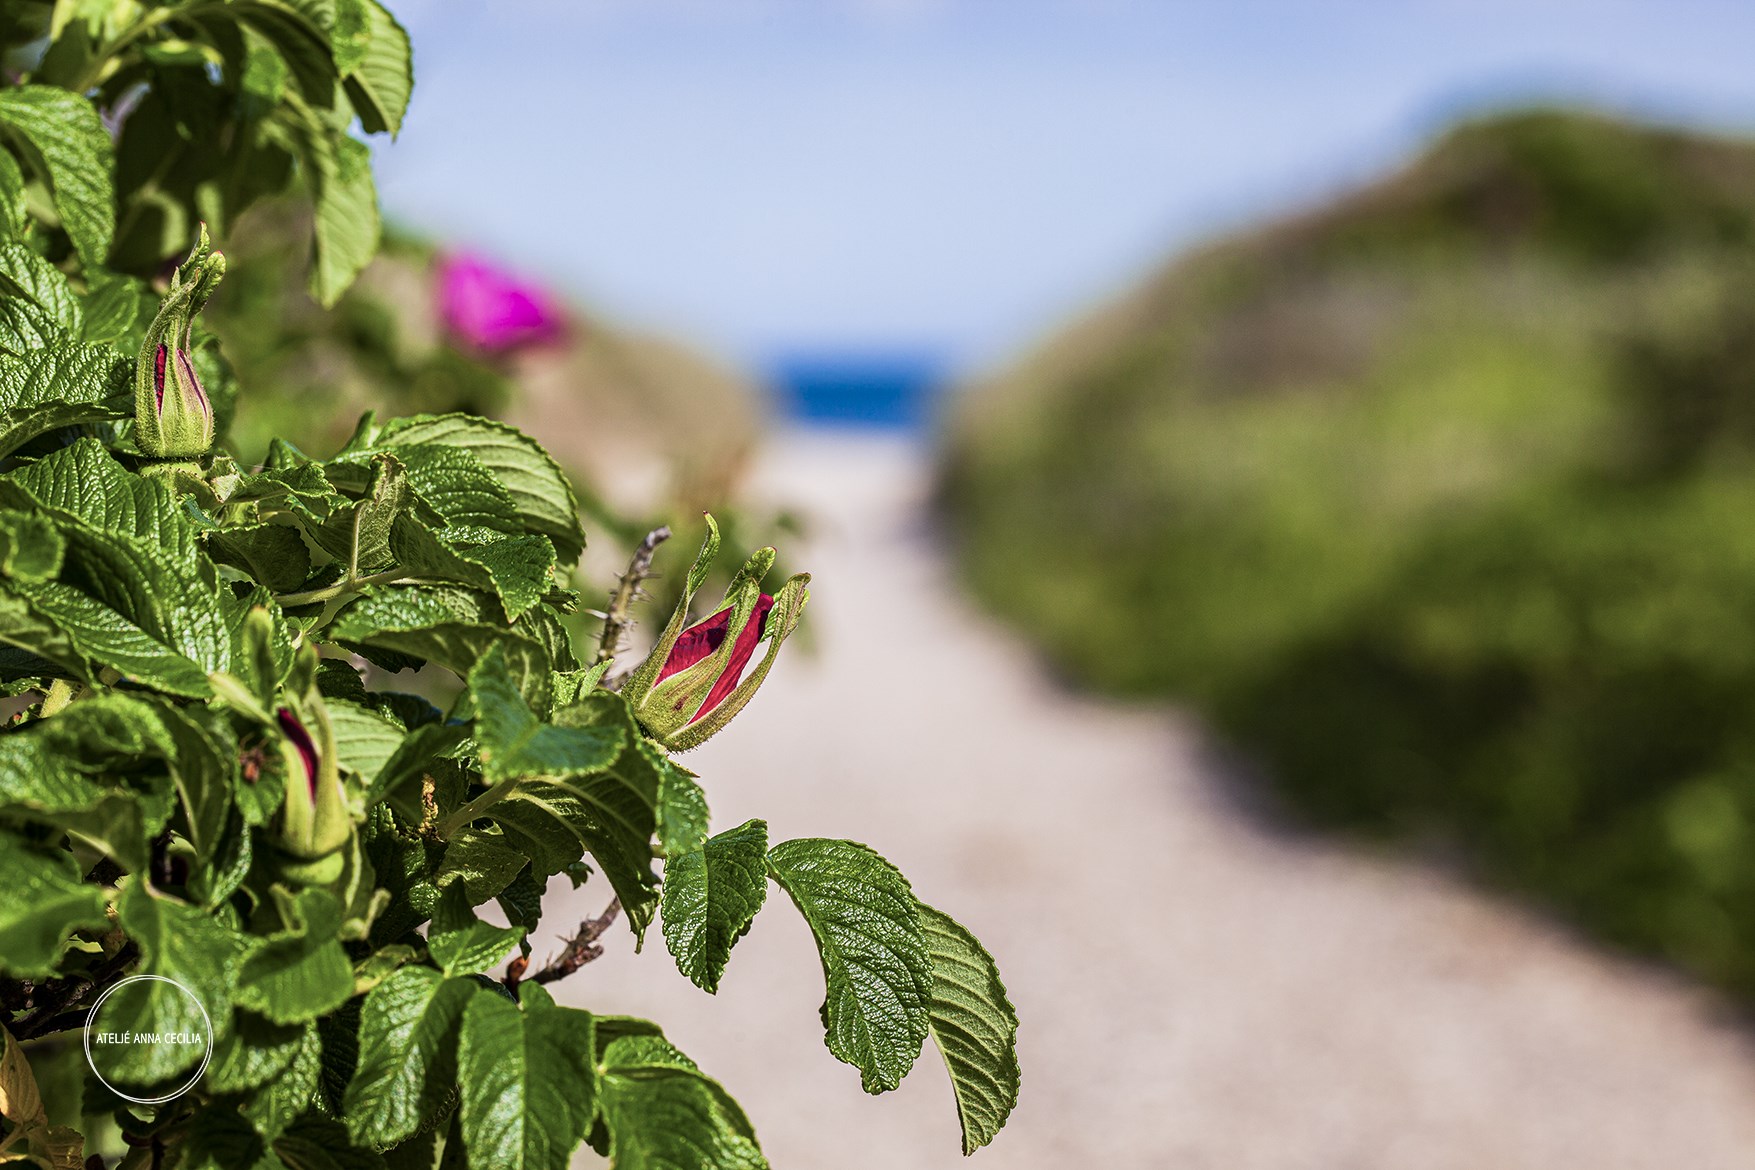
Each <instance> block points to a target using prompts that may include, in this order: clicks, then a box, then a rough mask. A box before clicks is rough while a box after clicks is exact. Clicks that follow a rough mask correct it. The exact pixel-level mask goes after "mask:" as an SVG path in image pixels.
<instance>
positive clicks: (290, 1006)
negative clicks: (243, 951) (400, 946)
mask: <svg viewBox="0 0 1755 1170" xmlns="http://www.w3.org/2000/svg"><path fill="white" fill-rule="evenodd" d="M277 893H279V891H277ZM278 901H279V903H280V910H281V914H282V916H283V918H284V919H285V920H286V929H285V930H282V931H278V932H276V933H274V934H271V935H269V936H268V938H267V939H266V940H264V941H263V942H262V943H261V945H259V946H258V947H257V948H256V951H255V953H254V954H252V955H251V956H250V957H249V959H248V960H247V961H246V962H245V963H244V968H243V972H242V974H241V977H240V987H239V992H238V1003H239V1004H240V1005H241V1006H243V1007H246V1008H249V1009H250V1010H251V1011H253V1012H257V1013H259V1014H260V1015H262V1016H264V1017H265V1018H267V1019H269V1020H271V1021H273V1022H274V1023H277V1024H299V1023H304V1022H305V1021H306V1020H314V1019H316V1018H317V1017H318V1016H325V1015H328V1014H329V1013H330V1012H332V1011H334V1010H335V1009H336V1008H338V1007H340V1006H341V1005H342V1004H344V1003H346V1002H347V1001H348V1000H349V999H352V998H353V963H352V962H351V961H350V960H349V959H348V957H347V951H346V950H345V949H344V948H343V947H342V945H341V940H340V939H339V938H338V937H337V935H338V933H339V932H340V930H341V920H342V905H341V902H340V900H339V899H338V898H336V896H335V895H334V894H331V893H330V892H329V891H328V890H322V889H308V890H302V891H300V892H299V893H298V894H297V895H296V896H284V895H283V896H280V897H279V898H278Z"/></svg>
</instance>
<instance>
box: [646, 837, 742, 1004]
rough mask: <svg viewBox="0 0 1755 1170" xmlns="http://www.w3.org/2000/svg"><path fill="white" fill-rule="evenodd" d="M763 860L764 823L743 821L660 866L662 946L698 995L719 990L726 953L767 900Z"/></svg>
mask: <svg viewBox="0 0 1755 1170" xmlns="http://www.w3.org/2000/svg"><path fill="white" fill-rule="evenodd" d="M767 855H768V825H767V823H766V822H765V821H746V822H745V823H743V824H742V825H739V826H738V827H737V828H735V829H731V830H728V831H727V832H724V833H720V834H719V835H718V836H716V837H711V838H709V839H708V840H707V843H706V845H705V846H704V847H702V848H701V849H698V850H696V851H695V852H693V853H685V854H683V855H682V856H680V857H672V858H670V860H668V861H666V862H665V863H664V898H663V902H662V904H661V908H660V913H661V914H662V916H663V923H664V943H665V945H666V946H667V947H669V948H670V953H671V956H672V957H673V958H675V959H676V966H677V970H679V971H681V972H682V973H683V974H684V975H685V976H687V977H688V979H689V981H690V982H692V983H694V984H695V985H696V986H697V987H699V988H701V990H703V991H707V992H716V991H718V990H719V978H720V976H721V975H723V974H724V973H725V964H726V963H727V962H728V961H730V959H731V948H732V947H733V946H734V945H735V944H736V943H737V940H738V939H740V938H742V937H743V936H744V935H745V934H746V933H748V931H749V928H750V923H751V922H752V921H753V920H754V919H755V917H756V912H757V911H758V910H760V909H761V908H762V902H763V901H764V900H765V899H766V898H767V895H768V871H767Z"/></svg>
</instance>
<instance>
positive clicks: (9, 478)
mask: <svg viewBox="0 0 1755 1170" xmlns="http://www.w3.org/2000/svg"><path fill="white" fill-rule="evenodd" d="M0 498H4V499H5V500H7V501H8V502H12V503H15V504H16V505H17V506H21V507H22V506H28V505H32V504H34V505H36V506H37V507H40V508H43V509H45V510H47V511H49V512H52V513H54V514H55V515H56V516H57V517H62V518H65V519H68V520H72V521H75V522H77V523H79V524H80V525H82V526H84V527H86V528H90V529H92V530H94V531H97V532H102V533H106V534H110V533H114V534H118V535H121V536H126V537H140V538H143V539H144V540H146V541H148V542H150V543H152V544H155V545H158V546H160V547H161V548H162V549H164V550H165V551H167V552H169V553H170V554H171V555H172V556H173V557H175V558H177V559H179V560H181V559H184V558H192V557H195V556H197V555H198V553H199V551H200V544H199V541H198V539H197V531H196V528H195V526H194V524H193V523H192V522H191V520H190V518H189V514H188V512H187V511H185V510H184V508H183V507H182V505H181V504H180V503H179V502H178V500H177V497H176V494H175V493H174V492H172V491H171V489H170V488H168V487H166V486H165V484H164V483H163V482H162V481H159V480H154V479H145V478H142V477H141V476H138V475H134V474H132V473H131V472H129V471H128V470H127V469H126V468H124V467H123V466H122V465H121V464H120V463H119V462H117V460H116V458H115V456H113V455H111V454H110V453H109V451H107V450H105V449H104V446H103V444H102V443H99V442H98V441H97V440H96V439H89V438H85V439H79V440H76V441H75V442H73V443H72V444H71V445H69V446H66V447H63V448H61V449H60V450H58V451H55V452H53V453H52V454H50V455H47V456H44V457H43V458H42V459H39V460H37V461H36V462H35V463H30V464H26V465H25V466H23V467H20V468H18V469H17V470H16V471H12V472H9V473H8V474H7V475H6V476H5V477H4V478H3V479H0Z"/></svg>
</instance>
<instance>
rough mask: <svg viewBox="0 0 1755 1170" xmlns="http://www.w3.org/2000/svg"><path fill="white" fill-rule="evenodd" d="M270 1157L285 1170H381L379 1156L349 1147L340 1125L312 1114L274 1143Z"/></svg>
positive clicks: (345, 1134)
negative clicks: (274, 1158) (277, 1159)
mask: <svg viewBox="0 0 1755 1170" xmlns="http://www.w3.org/2000/svg"><path fill="white" fill-rule="evenodd" d="M274 1156H275V1157H276V1158H279V1159H280V1164H281V1165H282V1166H284V1167H286V1170H384V1159H383V1157H382V1155H380V1154H378V1153H377V1152H376V1151H373V1150H362V1149H360V1148H358V1147H357V1146H353V1145H350V1144H349V1143H348V1135H347V1131H346V1130H345V1129H344V1128H342V1126H341V1125H340V1123H338V1122H335V1121H332V1120H330V1119H329V1118H327V1117H319V1116H317V1115H316V1114H314V1113H312V1114H307V1115H306V1116H304V1117H301V1118H299V1119H298V1120H297V1121H296V1122H294V1123H293V1124H292V1125H291V1126H289V1127H288V1128H287V1130H286V1132H285V1133H283V1134H281V1135H280V1136H279V1137H278V1138H276V1139H275V1140H274Z"/></svg>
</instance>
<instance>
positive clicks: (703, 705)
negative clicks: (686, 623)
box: [653, 593, 774, 727]
mask: <svg viewBox="0 0 1755 1170" xmlns="http://www.w3.org/2000/svg"><path fill="white" fill-rule="evenodd" d="M773 608H774V598H773V597H772V596H770V595H769V594H766V593H764V594H762V595H761V596H760V598H759V599H758V600H757V602H756V607H755V608H754V609H753V610H751V611H750V614H749V617H748V618H746V619H745V620H744V623H743V627H742V628H741V629H740V630H739V631H738V634H737V639H736V640H735V641H734V642H733V644H732V647H731V653H730V654H729V655H727V656H726V657H725V658H724V659H723V660H721V659H719V658H718V657H717V655H718V653H719V649H720V647H722V646H723V645H724V644H725V636H726V634H728V633H729V632H730V630H731V619H732V617H733V616H734V611H733V609H732V608H731V607H730V606H727V607H726V608H724V609H722V610H720V611H719V612H718V613H716V614H714V615H713V616H712V617H710V618H707V619H706V620H704V621H699V622H696V623H695V624H694V625H692V626H690V627H689V628H688V629H686V630H684V631H683V632H682V634H681V635H679V636H678V638H677V640H676V645H675V646H673V647H671V650H670V656H669V657H667V658H666V659H665V660H664V665H663V667H661V668H660V669H659V671H658V682H657V683H656V684H654V686H653V693H654V694H655V695H656V694H658V693H659V692H666V691H667V688H666V687H665V685H664V683H665V680H667V679H670V678H674V677H675V676H677V675H679V674H684V675H686V674H687V673H688V672H699V674H698V677H697V678H693V679H691V678H688V677H685V678H683V679H681V680H679V681H678V682H677V683H674V684H672V686H671V688H668V693H670V694H675V695H676V701H675V703H674V704H673V705H672V710H674V711H676V712H677V713H678V714H681V715H685V716H686V719H685V721H684V723H683V726H685V727H686V726H688V725H689V724H691V723H697V722H699V721H700V720H701V719H703V718H705V717H706V716H708V715H710V714H711V713H712V712H713V709H714V708H715V707H717V706H719V704H721V703H723V702H724V701H725V700H726V699H727V698H729V697H730V696H731V692H733V691H735V690H736V689H737V684H738V683H740V682H742V681H743V671H744V667H746V666H748V665H749V661H750V658H751V656H753V655H754V654H755V652H756V643H758V642H760V641H761V640H762V631H763V628H764V627H765V626H766V625H767V624H768V611H769V610H771V609H773ZM703 664H704V665H703ZM708 678H711V679H712V680H713V685H712V686H711V687H710V688H709V689H708V691H707V697H706V698H704V699H701V700H700V703H699V705H696V706H694V707H693V710H686V709H685V708H687V707H689V706H690V705H691V703H692V701H693V700H694V699H695V698H697V697H698V696H699V693H700V692H699V682H701V681H705V679H708ZM691 684H693V685H691Z"/></svg>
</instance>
